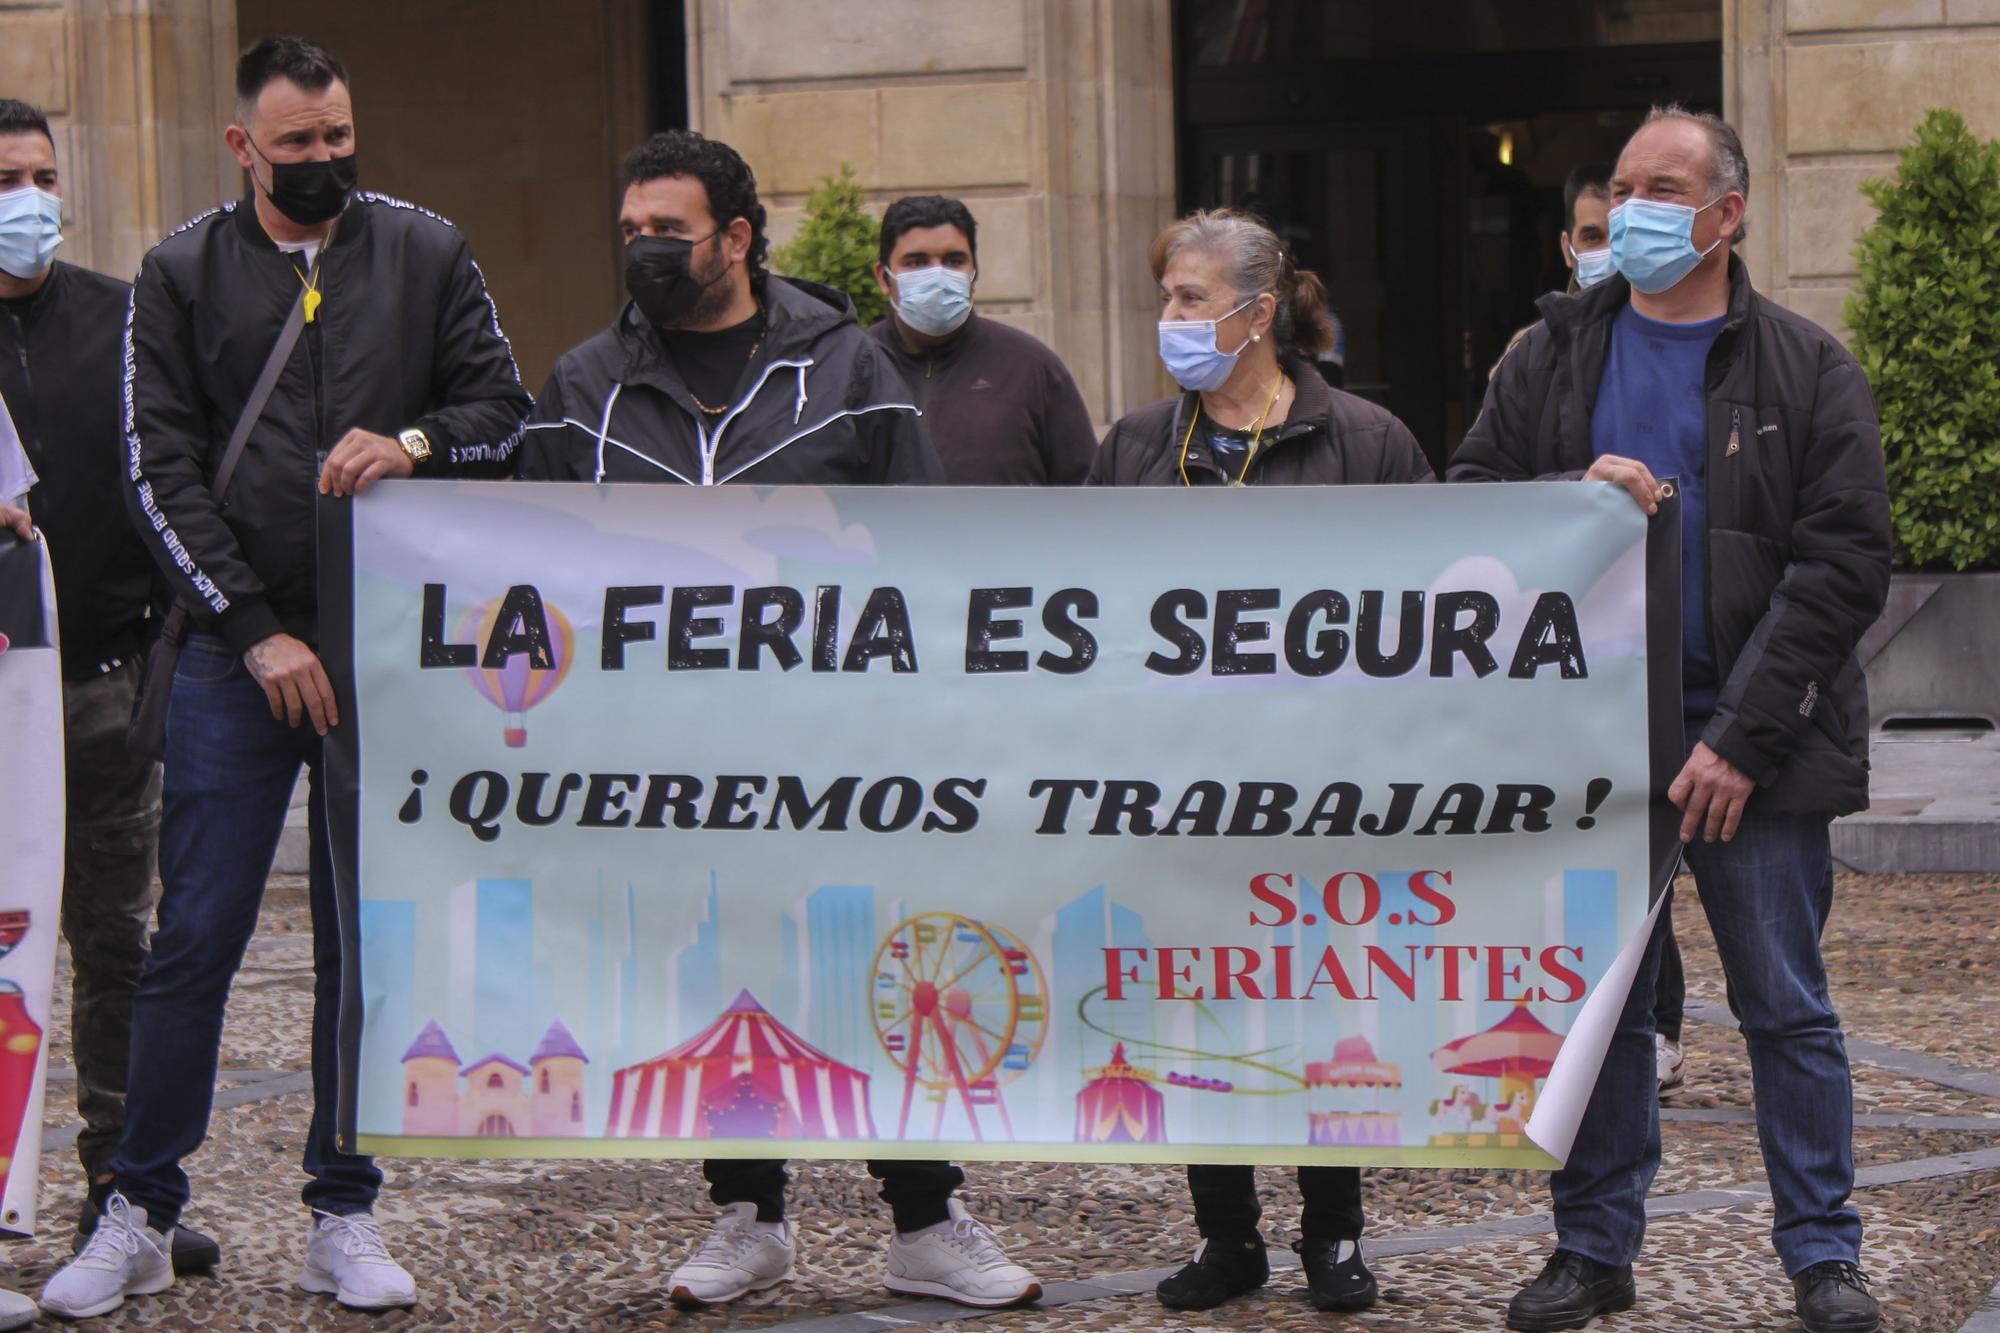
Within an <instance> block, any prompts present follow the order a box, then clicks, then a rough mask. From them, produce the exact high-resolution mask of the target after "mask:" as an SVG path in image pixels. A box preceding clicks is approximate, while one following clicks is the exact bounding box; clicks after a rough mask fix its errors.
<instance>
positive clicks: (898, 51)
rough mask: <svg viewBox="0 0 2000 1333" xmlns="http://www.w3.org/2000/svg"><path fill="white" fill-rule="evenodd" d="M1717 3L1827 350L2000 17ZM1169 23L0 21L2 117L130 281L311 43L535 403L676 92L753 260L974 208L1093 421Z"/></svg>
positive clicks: (1150, 190)
mask: <svg viewBox="0 0 2000 1333" xmlns="http://www.w3.org/2000/svg"><path fill="white" fill-rule="evenodd" d="M1579 2H1582V0H1579ZM1385 3H1386V0H1385ZM1712 3H1713V7H1714V8H1715V9H1719V10H1720V25H1719V26H1720V32H1721V34H1722V37H1721V44H1720V56H1721V62H1722V67H1723V68H1722V88H1723V97H1722V101H1723V105H1724V108H1725V111H1726V113H1727V114H1728V115H1729V116H1730V117H1731V118H1732V119H1733V120H1734V121H1735V122H1736V123H1737V124H1738V125H1739V127H1740V128H1741V129H1742V130H1743V132H1744V138H1745V141H1746V144H1747V145H1748V147H1749V150H1750V156H1751V161H1752V165H1753V168H1754V179H1753V191H1752V200H1751V210H1752V211H1751V219H1752V227H1751V233H1750V237H1749V239H1748V241H1747V242H1746V245H1745V249H1744V254H1745V257H1746V259H1748V261H1749V263H1750V266H1751V270H1752V273H1753V275H1754V276H1755V278H1756V280H1757V281H1758V282H1759V284H1760V285H1761V286H1762V287H1763V288H1764V289H1765V290H1766V291H1768V292H1770V293H1771V294H1772V295H1774V296H1775V297H1776V298H1777V299H1779V300H1781V301H1783V302H1785V303H1787V304H1789V305H1792V306H1794V307H1795V308H1797V309H1799V310H1800V311H1801V312H1803V313H1805V314H1807V315H1808V316H1810V317H1811V318H1814V319H1816V320H1818V321H1820V322H1821V323H1823V324H1826V325H1828V326H1829V327H1834V328H1838V327H1839V325H1840V305H1841V301H1842V299H1843V297H1844V295H1845V293H1846V290H1847V288H1848V286H1849V285H1850V283H1851V281H1852V279H1853V276H1854V260H1853V255H1852V251H1853V247H1854V242H1855V239H1856V237H1857V236H1858V234H1859V232H1860V230H1861V229H1862V227H1863V226H1865V225H1866V222H1867V220H1868V206H1867V204H1866V203H1865V201H1864V200H1863V199H1862V198H1861V196H1860V194H1859V192H1858V190H1857V188H1856V187H1857V186H1858V184H1859V182H1860V181H1862V180H1863V179H1866V178H1868V177H1870V176H1873V175H1880V174H1884V173H1886V172H1887V171H1889V170H1890V169H1892V167H1893V163H1894V150H1895V148H1896V147H1897V145H1898V144H1899V143H1901V142H1902V141H1903V140H1904V139H1905V138H1906V137H1907V136H1908V134H1909V132H1910V130H1911V128H1912V127H1913V126H1914V125H1915V123H1916V121H1917V120H1918V118H1919V117H1920V116H1921V114H1922V113H1923V111H1924V110H1925V109H1927V108H1928V107H1930V106H1932V105H1950V106H1954V107H1956V108H1957V109H1959V110H1960V111H1962V112H1963V113H1964V114H1965V115H1966V116H1967V118H1968V120H1969V121H1970V122H1971V124H1972V126H1973V128H1974V130H1975V131H1976V132H1977V133H1979V134H1982V135H1986V136H1993V135H2000V78H1995V77H1994V76H1993V73H1992V71H1994V70H1995V69H2000V0H1712ZM1598 4H1599V8H1600V9H1604V10H1607V11H1610V10H1616V11H1618V15H1619V16H1622V18H1623V19H1624V20H1626V21H1628V22H1629V21H1632V19H1633V15H1635V14H1636V15H1638V17H1639V18H1640V19H1646V18H1647V17H1648V16H1649V15H1653V14H1656V13H1657V14H1659V15H1661V16H1663V17H1661V18H1660V19H1659V20H1658V21H1659V22H1666V21H1667V20H1668V19H1675V18H1681V17H1685V15H1686V14H1687V13H1688V12H1689V11H1691V10H1692V9H1698V8H1700V5H1699V4H1697V3H1694V0H1618V2H1617V3H1611V0H1598ZM1472 7H1473V8H1475V9H1476V7H1477V6H1476V4H1474V5H1473V6H1472ZM1175 19H1176V7H1175V3H1174V0H868V2H867V3H865V4H853V5H845V4H843V5H832V4H827V3H825V2H824V0H684V3H678V4H674V3H647V2H646V0H588V2H579V3H574V4H568V3H566V4H562V5H551V4H546V3H538V2H537V0H478V2H476V3H475V0H426V3H424V4H421V5H407V4H405V5H392V4H387V3H378V2H377V0H286V2H285V3H283V4H279V3H277V0H0V95H12V96H21V97H25V98H28V99H30V100H33V101H36V102H39V103H40V104H41V105H43V106H44V107H46V108H47V109H48V111H49V112H50V114H51V117H52V119H53V121H54V122H55V124H56V126H57V138H58V149H59V155H60V158H61V161H62V165H63V169H64V173H65V178H66V181H67V188H68V196H69V201H70V211H71V214H72V218H73V220H72V222H71V224H70V231H69V241H68V243H67V244H66V246H65V249H64V256H65V257H66V258H69V259H71V260H73V261H75V262H78V263H82V264H86V265H89V266H91V267H95V268H99V269H102V270H104V271H107V272H112V273H120V274H124V273H129V272H131V271H132V270H133V269H134V268H135V267H136V265H137V262H138V260H139V258H140V256H141V255H142V254H143V253H144V251H145V249H146V247H147V246H148V245H149V244H150V243H151V242H152V241H153V240H155V239H156V238H157V237H159V236H160V235H162V234H163V233H164V232H165V231H166V230H168V229H170V228H171V227H172V226H174V225H175V224H177V223H178V222H179V221H180V220H181V219H183V218H185V217H188V216H191V215H193V214H194V213H196V212H198V211H200V210H201V209H202V208H205V207H207V206H208V205H210V204H211V203H213V202H214V201H215V200H217V199H218V198H229V197H235V196H238V195H240V193H241V190H242V178H241V174H240V173H239V172H238V170H237V168H236V166H235V164H234V162H233V161H232V160H231V159H230V158H229V157H228V155H227V153H226V152H225V151H224V150H223V148H222V143H221V136H220V129H221V126H222V125H223V124H224V123H225V122H226V120H227V119H228V115H229V107H230V103H231V97H232V89H231V86H230V78H231V65H232V60H233V55H234V53H235V51H236V50H237V49H238V48H239V46H241V45H242V44H245V43H247V42H248V41H250V40H253V39H254V38H255V37H257V36H259V35H262V34H264V33H267V32H270V31H272V30H274V29H276V28H279V27H283V28H288V29H294V30H302V31H308V32H312V33H314V34H315V35H317V36H319V37H320V38H321V39H322V40H324V41H326V42H327V43H328V44H329V45H330V46H332V47H333V48H334V49H335V50H337V51H339V52H341V54H342V55H343V57H344V58H345V59H346V60H347V62H348V63H349V65H350V67H351V68H352V69H353V71H354V74H355V81H356V85H357V104H358V112H359V121H360V133H359V137H358V143H359V145H360V147H361V151H362V154H363V181H364V183H365V184H367V185H368V186H370V187H372V188H376V189H380V190H383V191H385V192H388V193H392V194H399V195H406V196H408V197H411V198H414V199H417V200H419V201H421V202H423V203H425V204H426V205H428V206H430V207H432V208H435V209H436V210H437V211H439V212H441V213H444V214H445V215H446V216H449V217H453V218H455V219H456V220H457V221H458V222H459V223H460V224H461V225H462V226H463V227H464V228H465V230H466V231H467V233H468V234H469V236H470V237H471V240H472V243H473V247H474V250H475V252H476V253H477V255H478V256H479V258H480V261H481V263H482V266H483V267H484V269H485V271H486V273H487V275H488V277H489V280H490V281H491V284H492V286H493V290H494V294H495V297H496V300H497V301H498V303H499V307H500V310H501V313H502V315H503V317H504V319H505V321H506V325H507V329H508V332H509V334H510V336H511V337H512V338H513V340H514V343H515V346H516V350H517V352H518V353H519V356H520V360H521V362H522V370H523V373H524V375H525V376H526V377H527V378H528V380H529V382H530V386H531V387H536V386H538V385H539V383H540V377H541V376H542V375H543V374H545V373H546V371H547V369H548V367H549V365H550V364H551V363H552V362H553V360H554V359H555V357H556V356H557V355H559V354H560V352H561V351H562V350H563V349H564V348H566V347H568V346H570V345H571V344H573V343H575V342H576V341H578V340H580V339H581V338H583V337H585V336H587V335H588V334H589V333H590V332H592V331H593V330H594V329H596V328H597V327H600V326H601V325H602V324H603V323H604V322H605V321H606V320H607V319H608V318H609V317H610V315H611V313H612V312H613V310H615V308H616V306H617V303H618V301H619V300H620V298H621V292H620V288H619V282H618V251H617V238H616V231H615V227H614V225H613V217H614V214H615V208H616V200H617V182H616V177H615V172H616V162H617V157H618V155H619V153H620V151H621V150H622V149H623V148H624V147H626V146H629V145H630V144H631V143H633V142H635V141H636V140H638V139H639V138H641V137H643V135H644V133H645V132H646V131H647V130H648V129H650V128H652V127H654V126H656V125H659V124H661V123H665V122H666V121H669V120H671V119H672V118H673V117H674V115H675V113H676V108H675V105H674V104H675V103H678V111H679V114H681V115H684V116H685V118H686V120H687V121H688V122H689V123H691V124H692V125H694V126H695V127H696V128H699V129H702V130H704V131H706V132H709V133H711V134H715V135H717V136H719V137H722V138H724V139H727V140H728V141H730V142H731V143H733V144H735V145H736V146H737V147H738V148H739V149H740V150H742V151H743V153H744V154H745V156H746V157H747V158H748V159H749V160H750V161H751V163H752V164H753V166H754V167H755V168H756V170H757V172H758V174H759V177H760V180H761V183H762V186H763V189H764V191H765V194H766V199H767V202H768V203H770V205H771V207H772V218H773V224H772V230H773V234H774V236H776V237H777V238H779V239H782V238H783V237H785V236H786V235H788V234H789V233H790V231H791V230H792V229H794V228H795V227H796V225H797V220H798V211H799V205H800V204H801V203H802V202H803V199H804V195H805V192H806V191H807V189H808V188H810V186H811V184H812V183H813V181H814V180H815V179H816V178H818V177H819V176H821V175H824V174H826V173H828V172H831V171H834V170H836V169H837V168H838V167H839V165H840V164H841V163H842V162H846V163H848V164H851V165H852V166H853V167H854V168H855V170H856V172H857V173H858V175H859V177H860V179H861V181H862V183H863V185H864V186H865V187H866V189H867V190H868V191H869V193H870V196H871V197H872V198H873V199H875V200H877V201H878V202H879V201H886V200H888V199H892V198H894V197H896V196H897V195H899V194H903V193H907V192H914V191H933V190H935V191H942V192H946V193H953V194H958V195H961V196H963V197H964V198H966V199H967V200H968V201H969V202H970V203H971V205H972V206H973V208H974V209H975V211H976V212H977V214H978V216H979V217H980V220H981V235H980V241H981V255H980V260H981V278H980V287H979V297H980V301H981V306H982V308H983V309H984V310H986V311H988V312H989V313H991V314H993V315H995V316H997V317H999V318H1002V319H1005V320H1007V321H1008V322H1010V323H1014V324H1017V325H1019V326H1021V327H1023V328H1026V329H1028V330H1030V331H1031V332H1034V333H1035V334H1037V335H1038V336H1040V337H1042V338H1043V339H1044V340H1046V341H1048V342H1049V343H1051V344H1052V345H1053V346H1055V348H1056V349H1057V350H1058V351H1059V352H1060V353H1061V354H1062V355H1063V356H1064V357H1065V359H1066V360H1067V361H1068V362H1069V364H1070V366H1071V367H1072V369H1073V371H1074V372H1075V374H1076V378H1077V380H1078V382H1079V384H1080V385H1081V386H1082V387H1083V389H1084V393H1085V396H1086V399H1087V400H1088V402H1089V403H1090V405H1091V407H1092V410H1093V412H1094V414H1095V415H1096V416H1097V417H1098V418H1099V419H1100V420H1109V419H1111V418H1112V417H1114V416H1116V415H1117V414H1119V413H1121V412H1123V411H1125V410H1128V409H1129V408H1131V407H1132V406H1135V405H1137V404H1139V403H1142V402H1144V401H1146V400H1148V399H1150V398H1152V397H1155V396H1157V395H1158V394H1159V393H1160V392H1161V391H1162V390H1163V388H1164V383H1163V380H1162V377H1161V374H1160V372H1159V370H1158V368H1157V365H1156V362H1155V358H1154V354H1153V338H1152V327H1151V326H1152V322H1153V320H1154V318H1155V317H1156V309H1157V304H1156V298H1155V295H1154V291H1153V284H1152V280H1151V276H1150V274H1149V273H1148V272H1147V269H1146V260H1145V256H1146V248H1147V243H1148V241H1149V239H1150V238H1151V236H1152V235H1153V233H1154V231H1155V230H1156V229H1157V227H1158V226H1159V225H1160V224H1161V223H1162V222H1163V221H1165V220H1166V219H1168V218H1170V217H1171V216H1172V214H1173V212H1174V210H1175V208H1176V206H1177V202H1178V200H1179V198H1180V196H1179V194H1178V193H1177V180H1176V175H1177V156H1176V134H1177V129H1178V126H1179V124H1180V121H1179V119H1178V116H1179V112H1178V110H1177V108H1176V105H1175V88H1176V82H1175V72H1176V67H1175V61H1176V51H1175V32H1176V23H1175ZM1707 21H1708V22H1709V23H1711V24H1713V16H1712V15H1710V16H1709V17H1708V19H1707ZM1663 92H1664V93H1668V94H1670V93H1671V92H1672V90H1671V89H1665V90H1663ZM1385 281H1391V282H1393V275H1385Z"/></svg>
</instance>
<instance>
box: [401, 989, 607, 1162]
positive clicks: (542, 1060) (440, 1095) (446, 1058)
mask: <svg viewBox="0 0 2000 1333" xmlns="http://www.w3.org/2000/svg"><path fill="white" fill-rule="evenodd" d="M589 1063H590V1057H589V1056H587V1055H585V1054H584V1053H583V1048H582V1047H580V1046H578V1045H577V1044H576V1038H575V1037H572V1036H571V1035H570V1031H569V1029H568V1028H567V1027H565V1026H563V1022H562V1020H561V1019H556V1020H555V1021H554V1022H552V1023H550V1024H549V1030H548V1031H547V1032H545V1033H543V1034H542V1040H541V1042H540V1044H538V1045H537V1046H536V1047H535V1052H534V1054H533V1055H530V1056H529V1057H528V1063H526V1064H525V1065H524V1064H522V1063H520V1062H519V1061H518V1060H512V1059H509V1058H508V1057H507V1056H505V1055H502V1054H500V1053H499V1052H497V1051H496V1052H494V1053H493V1054H491V1055H486V1056H482V1057H481V1058H479V1059H477V1060H474V1061H473V1062H472V1063H471V1064H469V1065H465V1066H462V1067H461V1066H460V1064H459V1063H458V1051H457V1049H456V1048H454V1047H453V1046H452V1044H451V1038H450V1037H448V1036H446V1035H445V1031H444V1029H443V1028H441V1027H439V1026H438V1024H437V1020H436V1019H432V1020H431V1021H430V1022H428V1023H426V1024H424V1030H423V1031H422V1032H419V1033H418V1034H417V1039H416V1040H415V1041H413V1042H411V1043H410V1049H409V1050H407V1051H404V1052H403V1133H404V1134H405V1135H407V1136H409V1137H411V1138H538V1139H568V1138H581V1137H582V1136H583V1134H584V1132H585V1131H584V1118H583V1110H584V1108H583V1067H584V1066H585V1065H587V1064H589Z"/></svg>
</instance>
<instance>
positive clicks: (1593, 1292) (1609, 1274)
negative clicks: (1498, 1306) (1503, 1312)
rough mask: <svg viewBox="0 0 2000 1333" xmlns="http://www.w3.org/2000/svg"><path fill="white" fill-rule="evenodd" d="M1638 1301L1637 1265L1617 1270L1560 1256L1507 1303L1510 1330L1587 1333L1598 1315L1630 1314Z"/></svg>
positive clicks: (1577, 1256) (1564, 1254)
mask: <svg viewBox="0 0 2000 1333" xmlns="http://www.w3.org/2000/svg"><path fill="white" fill-rule="evenodd" d="M1637 1299H1638V1291H1637V1289H1636V1288H1635V1287H1634V1286H1633V1285H1632V1265H1630V1264H1623V1265H1620V1266H1618V1267H1615V1268H1614V1267H1613V1266H1611V1265H1610V1264H1600V1263H1598V1262H1597V1261H1596V1260H1595V1259H1586V1258H1584V1257H1583V1256H1582V1255H1580V1254H1577V1253H1574V1252H1573V1251H1570V1250H1557V1251H1556V1252H1555V1253H1554V1254H1552V1255H1550V1256H1549V1261H1548V1263H1547V1264H1546V1265H1544V1266H1543V1268H1542V1275H1541V1276H1540V1277H1538V1278H1536V1279H1535V1280H1534V1281H1533V1282H1530V1283H1529V1284H1528V1285H1527V1286H1525V1287H1523V1288H1521V1289H1520V1290H1519V1291H1517V1292H1515V1293H1514V1299H1513V1300H1511V1301H1509V1302H1507V1327H1509V1328H1512V1329H1519V1330H1521V1331H1522V1333H1545V1331H1546V1330H1549V1329H1558V1328H1582V1327H1583V1326H1584V1325H1585V1324H1588V1323H1589V1322H1590V1321H1591V1318H1592V1317H1593V1316H1595V1315H1601V1314H1614V1313H1616V1312H1617V1311H1619V1310H1629V1309H1631V1308H1632V1304H1633V1302H1634V1301H1636V1300H1637Z"/></svg>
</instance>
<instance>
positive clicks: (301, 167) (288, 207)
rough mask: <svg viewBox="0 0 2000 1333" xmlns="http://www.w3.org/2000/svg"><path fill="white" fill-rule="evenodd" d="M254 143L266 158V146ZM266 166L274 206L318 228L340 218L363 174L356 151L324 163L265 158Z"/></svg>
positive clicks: (294, 219) (295, 219)
mask: <svg viewBox="0 0 2000 1333" xmlns="http://www.w3.org/2000/svg"><path fill="white" fill-rule="evenodd" d="M250 146H251V147H252V148H256V149H257V156H259V157H264V150H263V149H261V148H257V145H256V144H254V143H252V144H251V145H250ZM264 165H265V166H266V167H268V168H269V169H270V172H271V188H270V189H268V190H265V191H264V194H265V196H266V197H267V198H269V199H270V201H271V206H272V207H274V208H276V209H277V210H278V211H279V212H280V213H283V214H284V215H285V216H286V217H288V218H290V219H291V220H292V221H294V222H296V223H298V224H299V225H300V226H301V227H317V226H318V225H319V224H320V223H322V222H327V221H330V220H331V219H333V218H337V217H339V216H340V210H341V209H343V208H345V207H347V199H348V196H349V195H351V194H353V193H354V186H355V184H356V182H357V181H359V180H360V177H361V168H360V164H359V163H358V162H357V161H356V159H355V156H354V154H353V153H349V154H348V155H347V156H346V157H333V158H328V159H327V160H326V161H324V162H273V161H272V160H271V159H270V158H268V157H264ZM253 179H254V177H253Z"/></svg>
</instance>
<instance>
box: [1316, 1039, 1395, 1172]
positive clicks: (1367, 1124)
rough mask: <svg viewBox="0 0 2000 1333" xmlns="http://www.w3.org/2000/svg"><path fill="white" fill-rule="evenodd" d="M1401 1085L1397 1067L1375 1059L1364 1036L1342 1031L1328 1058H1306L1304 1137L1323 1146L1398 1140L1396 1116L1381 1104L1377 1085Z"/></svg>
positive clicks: (1374, 1144) (1373, 1143)
mask: <svg viewBox="0 0 2000 1333" xmlns="http://www.w3.org/2000/svg"><path fill="white" fill-rule="evenodd" d="M1402 1086H1403V1070H1402V1067H1401V1066H1400V1065H1392V1064H1387V1063H1384V1062H1383V1061H1381V1060H1378V1059H1377V1058H1376V1056H1375V1048H1374V1047H1373V1046H1370V1045H1369V1044H1368V1038H1366V1037H1362V1036H1353V1037H1343V1038H1342V1039H1341V1040H1340V1041H1339V1042H1337V1043H1335V1045H1334V1048H1333V1058H1332V1059H1331V1060H1313V1061H1309V1062H1308V1063H1307V1064H1306V1095H1307V1097H1308V1099H1309V1102H1308V1108H1307V1110H1306V1123H1307V1126H1308V1134H1307V1142H1309V1143H1313V1144H1316V1145H1323V1146H1326V1147H1351V1146H1355V1145H1365V1146H1379V1145H1383V1144H1397V1143H1401V1142H1402V1141H1403V1136H1402V1130H1401V1118H1400V1117H1399V1116H1397V1114H1396V1113H1395V1112H1393V1111H1384V1110H1383V1109H1382V1090H1383V1089H1384V1088H1400V1087H1402Z"/></svg>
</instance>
